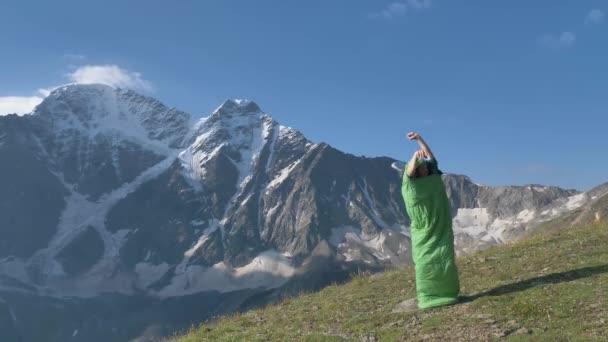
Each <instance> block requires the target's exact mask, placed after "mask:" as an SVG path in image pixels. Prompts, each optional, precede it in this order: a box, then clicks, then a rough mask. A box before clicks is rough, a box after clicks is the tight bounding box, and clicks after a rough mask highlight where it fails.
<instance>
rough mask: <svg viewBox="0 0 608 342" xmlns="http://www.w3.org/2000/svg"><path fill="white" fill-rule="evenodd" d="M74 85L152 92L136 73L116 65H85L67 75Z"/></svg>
mask: <svg viewBox="0 0 608 342" xmlns="http://www.w3.org/2000/svg"><path fill="white" fill-rule="evenodd" d="M67 76H68V78H69V79H70V81H72V82H74V83H80V84H92V83H101V84H106V85H109V86H111V87H119V88H129V89H133V90H137V91H144V92H152V91H153V88H152V84H151V83H150V82H149V81H147V80H145V79H143V78H142V75H141V74H140V73H138V72H133V71H128V70H125V69H122V68H120V67H118V66H117V65H85V66H81V67H79V68H78V69H76V70H75V71H74V72H71V73H69V74H68V75H67Z"/></svg>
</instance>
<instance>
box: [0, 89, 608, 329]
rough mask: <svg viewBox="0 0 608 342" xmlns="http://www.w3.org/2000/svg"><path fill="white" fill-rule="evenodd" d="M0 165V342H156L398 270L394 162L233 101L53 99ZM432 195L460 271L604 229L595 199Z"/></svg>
mask: <svg viewBox="0 0 608 342" xmlns="http://www.w3.org/2000/svg"><path fill="white" fill-rule="evenodd" d="M0 160H1V161H2V167H0V188H1V189H3V190H2V191H1V192H0V339H2V340H4V339H3V336H4V338H9V337H10V338H13V339H14V340H16V341H30V340H31V341H33V340H36V339H35V338H36V336H37V335H32V334H37V333H40V332H32V331H29V330H30V329H29V328H28V327H31V326H32V324H33V323H32V320H39V319H41V317H47V316H48V317H55V321H54V322H55V323H49V325H48V326H46V327H45V328H44V329H46V330H44V332H45V335H44V336H47V337H48V338H47V339H46V340H49V341H67V340H70V341H72V340H73V341H77V340H82V341H96V340H99V341H106V340H130V339H133V338H135V337H137V336H140V335H144V336H157V335H163V334H167V333H171V332H172V331H173V329H177V328H184V327H188V326H189V324H192V323H195V322H198V321H201V320H204V319H209V318H212V317H213V316H216V315H220V314H224V313H227V312H233V311H235V310H242V309H246V308H248V307H253V306H256V305H259V304H262V303H265V302H268V301H272V300H278V299H279V298H280V297H281V296H284V295H289V294H292V293H296V292H298V291H301V290H310V289H316V288H319V287H321V286H323V285H325V284H328V283H330V282H332V281H339V280H343V279H346V278H347V277H348V274H349V273H350V272H352V271H354V270H358V269H369V270H381V269H385V268H390V267H398V266H401V265H404V264H407V263H410V262H411V251H410V239H409V224H410V221H409V218H408V217H407V215H406V213H405V209H404V204H403V199H402V198H401V192H400V188H401V174H402V172H403V171H402V169H403V163H402V162H399V161H396V160H393V159H390V158H385V157H381V158H366V157H357V156H354V155H351V154H347V153H344V152H341V151H339V150H336V149H334V148H333V147H331V146H329V145H327V144H324V143H313V142H311V141H309V140H307V139H306V138H305V137H304V136H303V135H302V134H301V133H300V132H298V131H297V130H295V129H292V128H289V127H285V126H282V125H280V124H279V123H278V122H276V121H275V120H274V119H273V118H272V117H271V116H270V115H268V114H266V113H264V112H263V111H262V110H261V109H260V108H259V107H258V106H257V105H256V104H255V103H253V102H250V101H246V100H228V101H226V102H224V103H223V104H222V105H221V106H220V107H219V108H217V109H216V110H215V111H214V112H213V113H212V114H211V115H210V116H208V117H206V118H203V119H199V120H195V119H194V118H193V117H192V116H191V115H190V114H188V113H185V112H182V111H179V110H176V109H174V108H169V107H166V106H165V105H163V104H162V103H160V102H159V101H157V100H155V99H153V98H150V97H145V96H142V95H140V94H137V93H135V92H133V91H130V90H123V89H114V88H110V87H108V86H103V85H70V86H65V87H61V88H59V89H57V90H55V91H53V92H52V93H51V94H50V95H49V96H48V97H47V98H46V99H45V100H44V101H43V102H42V103H41V104H40V105H39V106H38V107H37V108H36V109H35V110H34V112H33V113H32V114H31V115H25V116H17V115H7V116H0ZM443 177H444V183H445V185H446V189H447V192H448V195H449V197H450V201H451V205H452V212H453V216H454V220H453V222H454V232H455V238H456V246H457V251H458V253H469V252H472V251H476V250H479V249H483V248H487V247H490V246H493V245H497V244H502V243H506V242H509V241H514V240H517V239H520V238H522V237H524V236H525V235H526V234H528V233H530V232H532V231H535V230H539V229H547V228H546V227H547V224H550V225H552V226H554V225H556V222H564V226H568V225H572V224H577V223H580V222H587V221H590V220H598V219H601V217H605V215H606V213H607V212H606V210H607V209H606V208H608V205H607V202H608V196H607V194H608V183H607V184H604V185H601V186H598V187H596V188H594V189H591V190H589V191H586V192H580V193H579V192H577V191H574V190H564V189H560V188H557V187H548V186H542V185H529V186H511V187H488V186H483V185H478V184H475V183H474V182H472V181H471V180H470V179H469V178H467V177H465V176H460V175H453V174H446V175H444V176H443ZM598 217H599V218H598ZM566 218H567V219H566ZM112 326H115V327H116V328H115V329H114V330H112V329H110V328H109V327H112ZM41 336H42V335H41ZM9 340H10V339H9ZM43 340H44V339H43Z"/></svg>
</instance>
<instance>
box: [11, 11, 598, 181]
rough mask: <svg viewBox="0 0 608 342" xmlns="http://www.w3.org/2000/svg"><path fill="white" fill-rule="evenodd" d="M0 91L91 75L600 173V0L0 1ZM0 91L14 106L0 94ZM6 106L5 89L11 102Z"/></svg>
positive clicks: (197, 105)
mask: <svg viewBox="0 0 608 342" xmlns="http://www.w3.org/2000/svg"><path fill="white" fill-rule="evenodd" d="M1 7H2V8H1V10H0V32H1V33H0V37H1V38H2V42H3V49H2V54H1V55H0V56H1V57H0V58H1V63H0V75H2V78H1V79H0V109H5V111H6V110H8V109H7V108H17V107H19V108H27V107H28V106H32V103H35V102H36V101H37V100H39V99H40V98H41V97H42V96H43V95H44V93H45V91H44V89H51V88H52V87H54V86H58V85H61V84H65V83H69V82H83V83H86V82H91V81H101V82H105V83H110V84H115V85H119V86H127V87H132V88H135V89H136V90H139V91H141V92H143V93H146V94H148V95H151V96H154V97H156V98H158V99H160V100H162V101H163V102H165V103H166V104H167V105H170V106H175V107H177V108H180V109H183V110H186V111H188V112H190V113H192V114H193V115H196V116H206V115H208V114H209V113H210V112H211V111H212V110H213V109H214V108H215V107H217V106H218V105H219V104H220V103H221V102H222V101H223V100H224V99H226V98H246V99H250V100H254V101H256V102H257V103H258V104H259V105H260V106H261V107H262V109H263V110H265V111H266V112H268V113H270V114H271V115H272V116H273V117H275V119H277V120H278V121H279V122H281V123H282V124H284V125H288V126H291V127H294V128H297V129H299V130H300V131H302V132H303V133H304V134H305V135H306V136H307V137H308V138H309V139H311V140H313V141H315V142H321V141H323V142H327V143H329V144H331V145H332V146H334V147H336V148H338V149H340V150H343V151H346V152H349V153H353V154H356V155H366V156H390V157H393V158H396V159H401V160H405V159H409V157H410V156H411V154H412V153H413V152H414V151H415V146H416V145H415V144H414V143H413V142H410V141H407V140H406V139H405V134H406V133H407V132H408V131H418V132H419V133H420V134H421V135H422V136H423V137H425V138H427V140H428V142H429V144H430V145H431V147H432V148H433V150H434V151H435V153H436V155H437V157H438V159H439V162H440V167H441V168H442V169H443V170H444V171H446V172H453V173H460V174H466V175H468V176H470V177H471V178H472V179H473V180H474V181H476V182H478V183H482V184H487V185H523V184H530V183H539V184H546V185H557V186H561V187H565V188H576V189H580V190H585V189H588V188H591V187H593V186H595V185H598V184H600V183H602V182H606V181H608V173H607V171H608V158H607V157H606V156H607V154H606V149H607V148H608V139H606V138H605V136H606V133H607V131H608V115H607V114H608V110H607V109H608V65H607V62H606V61H607V60H608V18H606V13H607V12H608V1H605V0H604V1H599V0H597V1H584V0H583V1H549V0H543V1H540V0H539V1H523V0H522V1H501V2H498V1H482V0H471V1H447V0H432V1H429V0H399V1H372V0H361V1H355V0H335V1H334V0H324V1H303V0H300V1H295V0H281V1H278V0H277V1H265V0H259V1H245V0H243V1H230V0H223V1H219V0H216V1H171V2H169V1H157V0H152V1H150V0H148V1H103V2H102V1H97V2H91V1H62V0H56V1H36V2H33V1H25V0H21V1H13V0H8V1H3V3H2V5H1ZM11 106H13V107H11ZM15 106H16V107H15Z"/></svg>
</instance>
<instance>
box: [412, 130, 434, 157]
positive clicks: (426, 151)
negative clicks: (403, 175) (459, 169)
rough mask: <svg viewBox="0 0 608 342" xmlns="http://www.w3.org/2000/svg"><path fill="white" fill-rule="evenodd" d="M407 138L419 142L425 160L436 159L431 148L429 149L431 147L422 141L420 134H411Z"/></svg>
mask: <svg viewBox="0 0 608 342" xmlns="http://www.w3.org/2000/svg"><path fill="white" fill-rule="evenodd" d="M407 138H408V139H410V140H416V141H418V145H420V149H421V150H422V152H423V153H424V157H425V158H428V159H435V156H434V155H433V152H431V148H430V147H429V145H427V144H426V142H425V141H424V139H422V137H421V136H420V134H418V133H416V132H409V133H408V134H407Z"/></svg>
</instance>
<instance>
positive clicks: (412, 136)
mask: <svg viewBox="0 0 608 342" xmlns="http://www.w3.org/2000/svg"><path fill="white" fill-rule="evenodd" d="M407 138H408V139H410V140H418V139H420V135H419V134H418V133H416V132H409V133H408V134H407Z"/></svg>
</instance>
